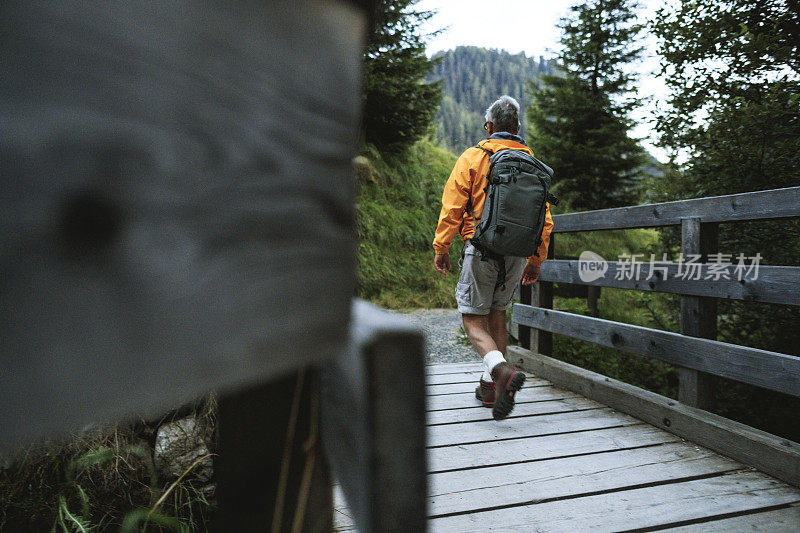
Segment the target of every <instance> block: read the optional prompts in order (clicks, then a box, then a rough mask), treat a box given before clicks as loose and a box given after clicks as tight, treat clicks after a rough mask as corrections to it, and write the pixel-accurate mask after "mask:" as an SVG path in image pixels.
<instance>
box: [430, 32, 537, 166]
mask: <svg viewBox="0 0 800 533" xmlns="http://www.w3.org/2000/svg"><path fill="white" fill-rule="evenodd" d="M434 59H438V60H439V63H438V64H437V65H436V66H435V67H434V70H433V72H432V74H431V76H430V79H431V80H432V81H436V80H442V81H443V85H444V97H443V98H442V105H441V107H440V108H439V113H438V114H437V116H436V140H437V142H438V143H439V144H440V145H441V146H442V147H444V148H447V149H448V150H450V151H451V152H454V153H456V154H459V153H461V152H462V151H463V150H465V149H466V148H468V147H470V146H474V145H475V143H476V142H477V141H479V140H480V139H482V138H483V136H484V135H483V123H484V117H483V114H484V110H485V109H486V108H487V107H488V106H489V104H491V103H492V102H493V101H495V100H496V99H497V98H498V97H499V96H501V95H503V94H508V95H511V96H513V97H514V98H516V99H517V100H518V101H519V102H520V105H521V106H522V108H523V109H522V115H521V116H523V117H524V116H525V115H524V113H525V109H524V108H525V103H526V96H525V90H524V89H525V86H526V85H527V83H528V82H529V81H531V80H538V79H539V76H540V75H541V74H551V73H552V72H553V66H552V64H551V63H550V62H548V61H547V60H545V59H544V58H542V57H541V56H540V57H539V60H538V61H537V60H535V59H533V58H530V57H527V56H526V55H525V54H523V53H520V54H510V53H509V52H507V51H505V50H494V49H491V50H487V49H486V48H478V47H476V46H459V47H457V48H456V49H455V50H448V51H447V52H440V53H438V54H436V55H435V56H434ZM523 134H524V132H523Z"/></svg>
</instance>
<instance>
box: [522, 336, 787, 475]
mask: <svg viewBox="0 0 800 533" xmlns="http://www.w3.org/2000/svg"><path fill="white" fill-rule="evenodd" d="M508 354H509V358H510V359H513V360H514V361H515V362H517V363H518V364H520V365H521V366H522V367H524V368H525V369H526V370H529V371H532V372H534V373H536V374H537V375H539V376H542V377H544V378H547V379H548V380H549V381H552V382H553V383H555V384H557V385H559V386H561V387H564V388H568V389H570V390H573V391H575V392H577V393H580V394H582V395H583V396H586V397H587V398H591V399H593V400H596V401H598V402H600V403H602V404H604V405H608V406H611V407H613V408H615V409H618V410H620V411H622V412H625V413H629V414H630V415H632V416H635V417H636V418H638V419H641V420H643V421H645V422H647V423H649V424H652V425H654V426H656V427H659V428H662V429H664V430H666V431H669V432H671V433H674V434H675V435H678V436H680V437H683V438H685V439H689V440H692V441H694V442H696V443H698V444H701V445H703V446H706V447H708V448H711V449H712V450H715V451H717V452H719V453H722V454H724V455H726V456H728V457H731V458H733V459H736V460H737V461H741V462H742V463H744V464H746V465H750V466H754V467H756V468H758V469H759V470H762V471H763V472H766V473H767V474H770V475H772V476H775V477H777V478H779V479H782V480H784V481H786V482H788V483H791V484H793V485H797V486H800V444H798V443H796V442H792V441H789V440H787V439H783V438H780V437H776V436H775V435H771V434H769V433H766V432H764V431H760V430H757V429H755V428H751V427H749V426H745V425H744V424H740V423H738V422H734V421H733V420H729V419H727V418H723V417H721V416H718V415H715V414H713V413H709V412H707V411H703V410H701V409H696V408H694V407H689V406H686V405H683V404H681V403H680V402H677V401H675V400H672V399H670V398H665V397H664V396H660V395H658V394H655V393H652V392H649V391H646V390H643V389H640V388H638V387H634V386H633V385H629V384H627V383H622V382H620V381H617V380H615V379H611V378H608V377H606V376H602V375H600V374H596V373H594V372H591V371H589V370H585V369H582V368H579V367H576V366H573V365H570V364H567V363H564V362H562V361H558V360H556V359H553V358H551V357H547V356H544V355H540V354H535V353H533V352H530V351H529V350H525V349H523V348H519V347H516V346H512V347H509V351H508ZM589 412H592V411H589Z"/></svg>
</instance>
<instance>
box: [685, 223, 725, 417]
mask: <svg viewBox="0 0 800 533" xmlns="http://www.w3.org/2000/svg"><path fill="white" fill-rule="evenodd" d="M718 228H719V225H718V223H716V222H713V223H704V222H700V218H698V217H692V218H683V219H681V251H682V252H683V255H684V260H685V259H686V256H687V254H700V259H699V262H701V263H706V262H707V261H708V254H709V253H712V252H716V250H717V233H718ZM681 333H682V334H684V335H691V336H692V337H703V338H706V339H716V338H717V300H716V299H715V298H710V297H704V296H681ZM678 379H679V382H678V400H679V401H680V402H681V403H684V404H686V405H691V406H692V407H699V408H700V409H706V410H709V409H710V408H711V403H712V400H713V392H714V390H713V389H714V387H713V383H714V377H713V376H712V375H710V374H706V373H704V372H700V371H697V370H692V369H689V368H679V369H678Z"/></svg>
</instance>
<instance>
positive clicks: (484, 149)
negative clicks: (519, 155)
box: [475, 144, 494, 157]
mask: <svg viewBox="0 0 800 533" xmlns="http://www.w3.org/2000/svg"><path fill="white" fill-rule="evenodd" d="M475 148H480V149H481V150H483V151H484V152H486V153H487V154H489V157H492V156H493V155H494V152H492V151H491V150H489V149H488V148H484V147H483V146H481V145H480V144H476V145H475Z"/></svg>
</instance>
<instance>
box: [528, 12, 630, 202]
mask: <svg viewBox="0 0 800 533" xmlns="http://www.w3.org/2000/svg"><path fill="white" fill-rule="evenodd" d="M635 8H636V5H635V4H634V3H633V2H631V1H630V0H589V1H587V2H584V3H579V4H576V5H574V6H573V7H572V8H571V9H570V14H569V15H568V16H567V17H566V18H565V19H563V20H562V21H561V28H562V30H563V32H564V33H563V35H562V38H561V44H562V45H563V47H564V48H563V51H562V52H561V54H560V56H559V62H560V63H561V66H562V68H563V71H561V72H556V73H555V74H551V75H544V76H542V78H541V81H542V82H541V83H540V84H536V83H531V84H529V90H530V98H529V100H530V101H531V102H532V105H530V106H529V108H528V113H527V115H528V123H529V126H530V127H531V129H532V134H530V135H529V136H528V137H529V138H528V142H529V144H530V145H531V146H532V148H533V150H534V152H536V154H537V155H539V156H541V157H542V159H543V160H544V161H546V162H547V164H548V165H550V166H552V167H553V168H554V169H555V176H554V187H553V188H554V190H555V191H556V192H557V194H558V195H560V196H562V197H564V198H565V199H567V201H568V202H569V204H570V205H571V206H572V208H574V209H579V210H580V209H599V208H606V207H617V206H623V205H629V204H632V203H636V202H637V200H638V197H639V195H640V192H639V191H638V189H637V184H638V181H639V179H640V176H641V165H642V164H643V163H644V161H645V159H644V151H643V150H642V148H641V147H640V146H639V144H638V142H637V140H635V139H632V138H630V137H629V135H628V132H629V130H630V128H631V127H632V125H633V123H632V121H631V119H630V118H629V117H628V114H629V113H630V111H631V110H632V109H633V108H634V107H635V106H636V105H637V104H638V103H639V101H638V100H637V99H636V98H634V97H633V96H631V93H632V91H633V90H634V87H633V82H634V78H633V76H632V75H630V74H629V73H627V72H626V69H625V67H626V66H627V65H628V64H629V63H630V62H631V61H634V60H635V59H636V58H637V57H639V55H640V53H641V47H640V46H638V45H637V42H636V41H637V36H638V34H639V32H640V31H641V29H642V26H641V25H640V24H637V23H636V22H635V18H636V13H635Z"/></svg>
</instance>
